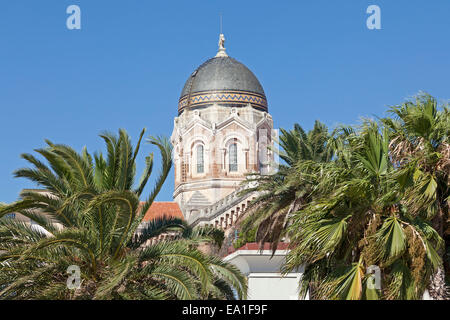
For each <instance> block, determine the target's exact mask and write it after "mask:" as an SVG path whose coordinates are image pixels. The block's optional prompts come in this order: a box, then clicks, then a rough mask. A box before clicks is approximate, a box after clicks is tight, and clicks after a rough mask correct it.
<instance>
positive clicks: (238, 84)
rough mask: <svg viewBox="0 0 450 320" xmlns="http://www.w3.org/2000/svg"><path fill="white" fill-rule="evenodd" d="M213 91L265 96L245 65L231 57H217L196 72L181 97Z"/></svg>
mask: <svg viewBox="0 0 450 320" xmlns="http://www.w3.org/2000/svg"><path fill="white" fill-rule="evenodd" d="M194 78H195V80H194V83H193V84H192V88H191V93H195V92H202V91H211V90H240V91H250V92H254V93H259V94H260V95H265V93H264V89H263V87H262V86H261V84H260V83H259V81H258V79H257V78H256V77H255V75H254V74H253V72H251V71H250V69H248V68H247V67H246V66H245V65H243V64H242V63H240V62H239V61H237V60H235V59H233V58H231V57H215V58H212V59H209V60H207V61H206V62H205V63H203V64H202V65H201V66H200V67H198V68H197V70H195V71H194V72H193V73H192V75H191V76H190V77H189V79H188V80H187V81H186V84H185V85H184V88H183V91H182V92H181V97H183V96H185V95H187V94H188V93H189V88H190V86H191V83H192V81H193V79H194Z"/></svg>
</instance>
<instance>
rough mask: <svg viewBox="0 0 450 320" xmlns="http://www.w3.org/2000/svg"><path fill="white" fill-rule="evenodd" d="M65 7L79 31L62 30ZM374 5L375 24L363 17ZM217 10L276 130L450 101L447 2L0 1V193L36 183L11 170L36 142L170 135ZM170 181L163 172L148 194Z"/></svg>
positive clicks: (210, 45)
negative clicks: (422, 94)
mask: <svg viewBox="0 0 450 320" xmlns="http://www.w3.org/2000/svg"><path fill="white" fill-rule="evenodd" d="M72 4H76V5H78V6H80V8H81V13H82V29H81V30H68V29H67V28H66V19H67V17H68V16H69V15H68V14H66V8H67V7H68V6H69V5H72ZM372 4H375V5H378V6H380V8H381V23H382V30H368V29H367V27H366V19H367V17H368V16H369V15H368V14H366V9H367V7H368V6H369V5H372ZM219 13H222V14H223V17H224V18H223V26H224V27H223V30H224V33H225V36H226V38H227V42H226V47H227V52H228V54H229V55H230V56H232V57H234V58H236V59H238V60H239V61H241V62H243V63H244V64H246V65H247V66H248V67H249V68H250V69H251V70H252V71H253V72H254V73H255V74H256V76H257V77H258V78H259V80H260V82H261V83H262V85H263V87H264V89H265V91H266V95H267V98H268V102H269V111H270V113H271V114H272V116H273V118H274V121H275V127H284V128H290V127H292V125H293V123H295V122H298V123H300V124H301V125H302V126H303V127H304V128H306V129H309V128H311V127H312V125H313V123H314V120H316V119H320V120H321V121H323V122H325V123H326V124H327V125H328V126H329V127H330V128H332V127H334V126H336V125H337V124H341V123H345V124H355V123H357V122H358V119H359V118H360V117H372V116H374V115H378V116H383V115H385V111H386V109H387V106H389V105H393V104H398V103H401V102H402V101H403V100H404V99H405V98H408V97H411V96H412V95H414V94H416V93H417V92H418V91H420V90H423V91H427V92H429V93H431V94H432V95H434V96H435V97H437V98H438V99H439V100H441V101H448V99H449V98H450V85H449V76H450V1H448V0H433V1H427V0H420V1H419V0H395V1H392V0H391V1H382V0H371V1H365V0H340V1H337V0H333V1H332V0H308V1H306V0H303V1H298V0H295V1H294V0H292V1H287V0H280V1H263V0H259V1H250V0H246V1H242V0H241V1H235V0H227V1H223V0H222V1H218V0H202V1H199V0H192V1H172V0H166V1H155V0H152V1H142V0H139V1H138V0H127V1H124V0H123V1H106V0H95V1H92V0H82V1H77V0H70V1H67V0H45V1H32V0H28V1H25V0H14V1H3V2H2V3H1V4H0V109H1V111H2V112H1V119H2V121H1V125H0V150H1V157H0V202H11V201H14V200H16V199H17V197H18V194H19V192H20V190H21V189H22V188H29V187H34V185H33V184H30V183H29V182H27V181H25V180H23V179H15V178H13V175H12V172H13V171H14V170H15V169H18V168H20V167H24V166H26V165H27V164H26V162H25V161H24V160H21V159H20V154H21V153H24V152H32V150H33V149H36V148H40V147H44V145H45V144H44V139H50V140H51V141H53V142H57V143H65V144H69V145H71V146H73V147H74V148H76V149H77V150H81V148H82V147H83V146H87V147H88V150H89V151H91V152H93V151H95V150H99V149H101V148H103V145H102V141H101V139H100V138H99V137H98V134H99V133H100V132H101V131H103V130H109V131H114V132H116V131H117V129H118V128H125V129H126V130H128V132H129V133H130V135H131V136H132V137H134V139H135V140H136V139H137V136H138V134H139V132H140V130H141V129H142V128H144V127H146V128H147V130H148V133H151V134H155V135H161V134H163V135H167V136H169V135H170V134H171V132H172V126H173V118H174V117H175V116H176V111H177V101H178V98H179V94H180V93H181V89H182V87H183V84H184V82H185V80H186V79H187V77H188V76H189V75H190V73H191V72H192V71H193V70H194V69H195V68H196V67H197V66H198V65H200V64H201V63H202V62H203V61H204V60H206V59H208V58H210V57H212V56H213V55H215V53H216V50H217V40H218V33H219ZM151 151H154V149H153V148H152V147H151V146H150V145H145V146H144V147H143V148H142V149H141V157H140V158H139V160H138V161H139V162H140V165H139V166H138V170H140V169H142V163H143V157H144V156H145V155H146V153H148V152H151ZM172 191H173V173H172V174H171V175H170V177H169V179H168V181H167V183H166V185H165V187H164V188H163V190H162V192H161V193H160V195H159V197H158V200H172Z"/></svg>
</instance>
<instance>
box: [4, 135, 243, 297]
mask: <svg viewBox="0 0 450 320" xmlns="http://www.w3.org/2000/svg"><path fill="white" fill-rule="evenodd" d="M144 133H145V130H143V131H142V132H141V134H140V137H139V141H138V143H137V145H136V147H135V148H134V149H133V147H132V144H131V140H130V138H129V136H128V134H127V133H126V132H125V131H124V130H120V131H119V136H115V135H113V134H110V133H105V134H102V135H101V137H102V138H103V140H104V141H105V143H106V147H107V156H106V158H105V157H104V156H103V154H102V153H96V154H94V156H93V157H92V156H91V155H90V154H89V153H88V151H87V150H86V148H85V149H83V151H82V152H81V153H77V152H76V151H74V150H73V149H72V148H70V147H68V146H66V145H61V144H53V143H52V142H50V141H47V144H48V147H47V148H45V149H38V150H36V152H37V153H39V154H40V155H42V156H43V157H44V158H45V159H46V160H47V162H48V164H49V165H46V164H44V163H43V162H41V161H40V160H38V159H37V158H35V157H34V156H33V155H31V154H24V155H22V157H23V158H24V159H25V160H27V161H28V162H30V163H31V164H32V165H33V166H34V168H25V169H20V170H17V171H16V172H15V176H16V177H24V178H28V179H30V180H32V181H34V182H36V183H37V184H38V185H39V186H40V187H42V189H43V190H45V191H25V192H23V193H22V199H21V200H19V201H17V202H15V203H13V204H10V205H3V206H1V207H0V218H1V217H2V216H4V215H5V214H7V213H11V212H18V213H20V214H22V215H24V216H25V217H27V218H29V219H31V220H32V221H33V222H34V223H33V225H28V224H24V223H21V222H18V221H15V220H11V219H0V288H1V289H0V297H2V298H4V299H36V298H43V299H48V298H52V299H55V298H57V299H74V298H77V299H92V298H94V299H206V298H230V292H231V289H234V290H235V291H236V292H237V294H238V296H239V297H245V294H246V283H245V278H244V277H243V276H242V274H241V273H240V272H239V271H238V270H237V269H236V268H235V267H233V266H232V265H229V264H227V263H224V262H223V261H221V260H220V259H218V258H216V257H211V256H207V255H204V254H202V253H201V252H200V251H198V250H197V249H196V247H195V241H193V239H178V240H176V241H169V242H161V243H158V244H155V245H150V246H144V244H145V243H146V242H147V240H148V239H150V238H151V237H153V236H155V235H158V234H160V233H161V232H164V231H166V230H167V229H168V228H177V227H179V226H180V225H181V224H180V222H179V221H174V220H172V221H162V222H161V221H159V222H158V223H154V224H153V225H150V226H147V228H146V229H145V231H144V232H141V233H139V235H138V236H137V237H136V236H135V235H136V231H137V229H138V227H139V225H140V223H141V222H142V219H143V215H144V214H145V213H146V212H147V210H148V208H149V207H150V206H151V204H152V202H153V201H154V199H155V197H156V195H157V194H158V192H159V191H160V189H161V187H162V185H163V183H164V181H165V180H166V178H167V175H168V173H169V171H170V169H171V165H172V160H171V147H170V144H169V142H168V141H167V139H164V138H153V137H152V138H150V139H149V140H148V142H150V143H151V144H153V145H155V146H157V147H158V149H159V151H160V153H161V158H162V165H161V172H160V173H159V175H158V176H157V178H156V180H155V185H154V187H153V189H152V191H151V192H150V195H149V196H148V198H147V199H146V201H145V202H144V204H143V205H142V206H141V205H140V202H139V198H140V196H141V195H142V193H143V191H144V188H145V186H146V184H147V182H148V180H149V178H150V175H151V173H152V168H153V154H150V155H149V156H148V157H146V166H145V169H144V172H143V174H142V177H141V179H140V181H139V183H138V184H137V188H135V189H134V188H133V184H134V177H135V166H136V163H135V162H136V157H137V154H138V151H139V148H140V144H141V141H142V138H143V135H144ZM70 266H76V267H78V268H79V270H80V274H79V275H78V276H79V278H80V279H81V287H80V288H79V289H77V290H69V289H68V288H67V278H68V276H69V275H68V274H67V270H68V268H69V267H70ZM71 268H72V269H70V268H69V270H73V267H71Z"/></svg>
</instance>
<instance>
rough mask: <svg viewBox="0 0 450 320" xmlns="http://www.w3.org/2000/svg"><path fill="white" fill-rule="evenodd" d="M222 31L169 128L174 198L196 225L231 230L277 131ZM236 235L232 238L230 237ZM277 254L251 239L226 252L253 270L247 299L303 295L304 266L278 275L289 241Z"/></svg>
mask: <svg viewBox="0 0 450 320" xmlns="http://www.w3.org/2000/svg"><path fill="white" fill-rule="evenodd" d="M224 44H225V37H224V36H223V34H221V35H220V38H219V50H218V52H217V54H216V56H215V57H213V58H211V59H209V60H207V61H206V62H204V63H203V64H201V65H200V66H199V67H198V68H197V69H196V70H194V72H193V73H192V74H191V75H190V76H189V78H188V79H187V81H186V83H185V85H184V87H183V90H182V92H181V96H180V98H179V101H178V116H177V117H175V119H174V129H173V133H172V136H171V142H172V145H173V150H174V155H173V161H174V168H175V190H174V193H173V197H174V201H175V202H176V203H177V204H178V205H179V207H180V209H181V212H182V213H183V216H184V218H185V219H186V220H187V221H188V223H189V224H191V225H192V226H197V225H210V226H213V227H217V228H221V229H223V230H224V231H225V236H226V238H228V240H231V239H232V238H233V234H234V232H233V231H234V226H235V223H236V221H237V219H238V218H239V217H240V216H241V215H242V214H244V212H245V209H246V208H247V207H248V205H249V203H250V201H251V200H253V199H254V198H255V197H256V194H251V193H250V194H246V195H242V194H241V193H240V191H242V189H243V188H246V187H248V185H246V184H245V183H243V182H244V181H245V180H246V177H247V175H249V174H252V173H256V174H267V173H270V172H272V171H273V170H274V169H275V168H276V163H275V162H274V159H275V157H274V154H273V151H272V150H273V149H271V148H270V146H273V145H274V143H273V141H274V140H275V139H274V138H275V137H276V135H275V131H274V130H273V120H272V116H271V115H270V114H269V108H268V103H267V98H266V95H265V92H264V89H263V87H262V85H261V83H260V82H259V80H258V79H257V78H256V76H255V75H254V74H253V73H252V72H251V71H250V70H249V69H248V68H247V67H246V66H245V65H244V64H242V63H240V62H239V61H237V60H235V59H233V58H231V57H229V56H228V54H227V53H226V49H225V46H224ZM230 242H231V241H229V243H230ZM280 247H281V248H280V250H277V252H276V253H275V254H274V255H273V257H272V252H271V251H270V250H268V249H267V248H266V249H265V250H262V251H260V250H258V248H257V244H256V243H253V244H247V245H245V246H243V247H242V248H239V249H238V250H236V251H234V252H232V251H233V250H231V251H228V250H226V249H225V251H222V255H223V256H224V255H226V254H227V253H229V255H228V256H226V257H225V258H224V259H225V260H226V261H229V262H230V263H233V264H235V265H236V266H237V267H238V268H239V269H240V270H241V271H242V272H243V273H244V274H245V275H246V276H247V278H248V281H249V299H298V284H299V280H300V277H301V274H302V270H299V271H298V272H297V273H293V274H289V275H286V276H285V277H282V276H281V275H280V273H279V272H280V271H279V270H280V267H281V265H282V262H283V260H284V257H285V255H286V252H287V251H286V244H283V243H282V244H280Z"/></svg>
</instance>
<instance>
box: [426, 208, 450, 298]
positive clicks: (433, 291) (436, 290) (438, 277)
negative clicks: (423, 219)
mask: <svg viewBox="0 0 450 320" xmlns="http://www.w3.org/2000/svg"><path fill="white" fill-rule="evenodd" d="M433 220H434V221H433V225H434V228H435V230H436V231H437V232H438V233H439V235H440V236H441V238H442V239H445V238H444V237H445V235H444V225H445V224H446V219H445V215H444V210H443V208H442V207H441V206H438V213H437V215H436V217H435V218H434V219H433ZM445 249H446V248H445V244H444V248H443V249H440V250H439V251H438V253H439V255H440V256H441V258H442V261H444V259H445V252H446V250H445ZM428 290H429V293H430V297H431V298H433V299H434V300H447V299H449V298H450V296H449V291H448V288H447V286H446V283H445V270H444V264H443V265H441V266H440V267H439V268H438V269H437V270H436V272H435V273H434V274H433V275H432V276H431V282H430V285H429V287H428Z"/></svg>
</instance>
